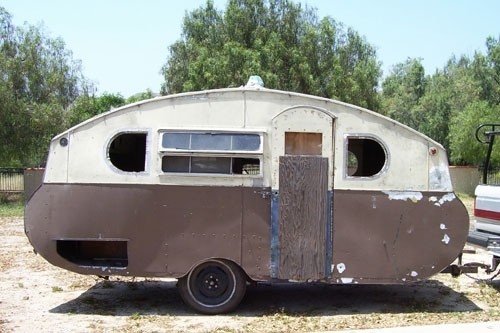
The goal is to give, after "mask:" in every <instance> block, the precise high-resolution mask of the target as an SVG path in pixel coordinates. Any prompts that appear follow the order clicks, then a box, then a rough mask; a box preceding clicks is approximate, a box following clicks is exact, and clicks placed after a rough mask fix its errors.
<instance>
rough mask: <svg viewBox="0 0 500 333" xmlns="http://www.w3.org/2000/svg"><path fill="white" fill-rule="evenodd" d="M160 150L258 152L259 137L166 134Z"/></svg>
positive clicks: (242, 134)
mask: <svg viewBox="0 0 500 333" xmlns="http://www.w3.org/2000/svg"><path fill="white" fill-rule="evenodd" d="M161 146H162V148H164V149H166V150H186V151H227V152H235V151H242V152H260V151H261V150H262V148H261V136H260V135H259V134H244V133H203V132H166V133H163V135H162V143H161Z"/></svg>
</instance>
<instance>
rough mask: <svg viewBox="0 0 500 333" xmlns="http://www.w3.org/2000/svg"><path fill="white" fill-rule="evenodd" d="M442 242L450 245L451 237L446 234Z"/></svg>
mask: <svg viewBox="0 0 500 333" xmlns="http://www.w3.org/2000/svg"><path fill="white" fill-rule="evenodd" d="M441 242H443V243H445V244H446V245H448V243H449V242H450V237H449V236H448V235H447V234H444V236H443V239H442V240H441Z"/></svg>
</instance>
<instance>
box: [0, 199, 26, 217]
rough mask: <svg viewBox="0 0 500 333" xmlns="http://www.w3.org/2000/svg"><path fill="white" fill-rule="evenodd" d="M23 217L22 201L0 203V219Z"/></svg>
mask: <svg viewBox="0 0 500 333" xmlns="http://www.w3.org/2000/svg"><path fill="white" fill-rule="evenodd" d="M23 215H24V203H23V202H22V201H14V202H10V201H8V202H1V203H0V217H17V216H23Z"/></svg>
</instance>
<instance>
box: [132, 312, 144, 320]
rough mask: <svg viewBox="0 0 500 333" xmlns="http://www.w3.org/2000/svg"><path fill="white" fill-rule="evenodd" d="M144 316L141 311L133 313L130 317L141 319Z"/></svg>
mask: <svg viewBox="0 0 500 333" xmlns="http://www.w3.org/2000/svg"><path fill="white" fill-rule="evenodd" d="M142 318H143V317H142V316H141V314H140V313H139V312H134V313H132V315H131V316H130V319H131V320H141V319H142Z"/></svg>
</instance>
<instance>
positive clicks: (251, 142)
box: [160, 131, 262, 176]
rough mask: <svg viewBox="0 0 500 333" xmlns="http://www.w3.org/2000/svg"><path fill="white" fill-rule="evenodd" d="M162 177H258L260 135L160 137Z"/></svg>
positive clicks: (165, 134) (168, 134)
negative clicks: (167, 175) (218, 175)
mask: <svg viewBox="0 0 500 333" xmlns="http://www.w3.org/2000/svg"><path fill="white" fill-rule="evenodd" d="M160 135H161V142H160V146H161V148H160V154H161V158H162V160H161V169H162V171H163V172H165V173H189V174H221V175H257V176H258V175H260V174H261V165H260V164H261V160H262V135H260V134H254V133H227V132H220V133H218V132H201V131H200V132H195V131H193V132H177V131H175V132H163V133H160Z"/></svg>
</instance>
